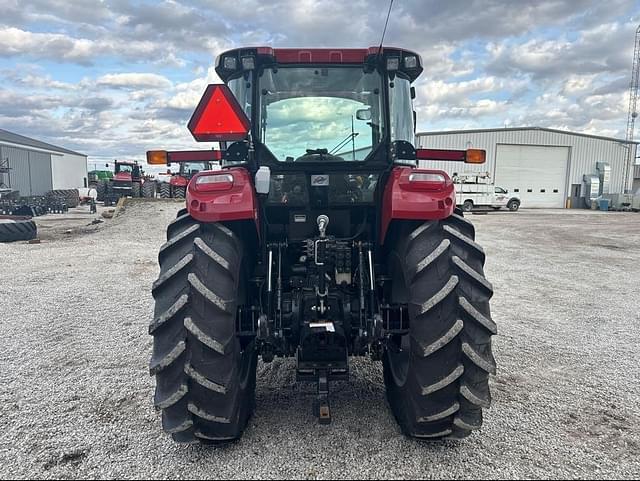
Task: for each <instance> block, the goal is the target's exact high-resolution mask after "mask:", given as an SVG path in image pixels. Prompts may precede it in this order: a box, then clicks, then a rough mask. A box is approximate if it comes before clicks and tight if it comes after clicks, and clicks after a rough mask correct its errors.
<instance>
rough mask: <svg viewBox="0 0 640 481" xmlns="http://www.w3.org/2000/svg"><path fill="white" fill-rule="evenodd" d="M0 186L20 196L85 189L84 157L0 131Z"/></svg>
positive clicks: (85, 171) (85, 160)
mask: <svg viewBox="0 0 640 481" xmlns="http://www.w3.org/2000/svg"><path fill="white" fill-rule="evenodd" d="M0 184H5V185H6V186H7V187H10V188H11V189H13V190H18V191H20V195H22V196H31V195H44V194H45V193H47V192H48V191H50V190H57V189H76V188H81V187H86V186H87V156H86V155H84V154H79V153H78V152H74V151H72V150H68V149H64V148H62V147H56V146H55V145H51V144H47V143H45V142H40V141H39V140H34V139H30V138H29V137H24V136H22V135H18V134H14V133H12V132H8V131H6V130H2V129H0Z"/></svg>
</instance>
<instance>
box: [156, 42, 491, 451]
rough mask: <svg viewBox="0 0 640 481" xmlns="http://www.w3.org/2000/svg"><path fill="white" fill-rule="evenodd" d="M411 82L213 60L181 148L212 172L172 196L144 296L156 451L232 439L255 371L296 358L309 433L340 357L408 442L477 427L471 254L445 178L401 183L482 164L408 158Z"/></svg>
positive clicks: (338, 53) (242, 54)
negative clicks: (147, 298) (371, 386)
mask: <svg viewBox="0 0 640 481" xmlns="http://www.w3.org/2000/svg"><path fill="white" fill-rule="evenodd" d="M422 70H423V67H422V64H421V59H420V57H419V56H418V55H417V54H416V53H413V52H410V51H407V50H402V49H395V48H387V47H385V48H378V47H373V48H369V49H336V50H330V49H302V50H298V49H272V48H269V47H261V48H247V49H237V50H231V51H228V52H225V53H223V54H222V55H221V56H219V57H218V59H217V63H216V72H217V73H218V75H219V76H220V78H222V79H223V81H224V84H221V85H209V86H208V87H207V89H206V91H205V93H204V96H203V98H202V100H201V101H200V103H199V105H198V106H197V108H196V110H195V112H194V114H193V116H192V118H191V120H190V122H189V130H190V131H191V133H192V134H193V136H194V138H195V139H196V140H197V141H205V142H213V141H215V142H220V145H221V150H220V151H208V152H207V154H204V153H203V154H202V155H217V156H219V157H220V158H221V159H222V165H223V168H222V170H217V171H201V172H198V173H197V174H195V175H194V176H193V177H192V178H191V180H190V181H189V183H188V186H187V192H186V208H185V209H183V210H181V211H180V212H179V213H178V216H177V218H176V219H175V220H174V221H173V222H172V223H171V224H170V225H169V226H168V229H167V242H166V243H165V244H164V245H163V246H162V247H161V248H160V253H159V262H160V276H159V278H158V279H157V280H156V282H155V283H154V284H153V287H152V293H153V297H154V298H155V314H154V319H153V321H152V322H151V325H150V327H149V332H150V334H151V335H153V338H154V346H153V355H152V359H151V363H150V371H151V374H152V375H154V376H155V377H156V391H155V399H154V401H155V406H156V407H157V408H158V409H159V410H161V411H162V424H163V428H164V430H165V431H166V432H167V433H170V434H171V436H172V437H173V439H174V440H175V441H178V442H188V443H191V442H201V443H205V444H208V443H213V444H215V443H225V442H228V441H232V440H235V439H237V438H239V437H240V436H241V435H242V432H243V430H244V429H245V427H246V425H247V422H248V419H249V417H250V416H251V413H252V411H253V409H254V405H255V386H256V362H257V359H258V357H261V358H262V360H263V361H264V362H266V363H268V362H271V361H272V360H273V359H274V358H275V357H293V358H295V359H296V361H297V366H296V374H297V379H298V380H299V381H302V382H312V383H315V384H316V385H317V395H316V398H315V402H314V414H315V416H316V417H317V418H318V419H319V421H320V423H323V424H327V423H329V422H330V421H331V419H332V413H331V405H330V388H331V384H332V383H333V382H335V381H345V380H347V379H348V378H349V363H348V359H349V357H350V356H369V357H370V358H371V359H373V360H375V361H381V362H382V364H383V370H384V382H385V385H386V392H387V397H388V400H389V404H390V406H391V409H392V411H393V414H394V415H395V418H396V420H397V421H398V423H399V425H400V427H401V429H402V431H403V432H404V433H405V434H406V435H407V436H411V437H416V438H421V439H428V440H438V439H443V438H448V439H460V438H464V437H466V436H468V435H469V434H470V433H471V432H472V431H474V430H477V429H479V428H480V427H481V425H482V411H483V409H484V408H488V407H489V404H490V402H491V395H490V392H489V382H488V379H489V375H490V374H492V373H495V369H496V365H495V360H494V358H493V355H492V352H491V338H492V335H494V334H496V333H497V328H496V325H495V323H494V322H493V321H492V320H491V314H490V307H489V300H490V298H491V296H492V294H493V288H492V286H491V284H490V283H489V281H487V279H486V278H485V276H484V273H483V265H484V261H485V253H484V251H483V249H482V247H480V246H479V245H478V244H477V243H476V242H475V240H474V238H475V230H474V227H473V225H472V224H471V222H469V221H468V220H467V219H465V218H464V217H463V213H462V211H461V210H459V209H457V208H456V205H455V204H456V196H455V189H454V185H453V182H452V180H451V178H450V177H449V176H448V175H447V174H446V173H445V172H442V171H438V170H425V169H418V168H416V165H417V161H418V160H419V159H420V160H440V161H458V162H466V163H484V162H485V157H486V153H485V152H484V151H481V150H473V149H469V150H466V151H455V150H430V149H415V148H414V143H413V142H414V118H415V117H414V116H415V113H414V112H413V109H412V100H413V98H414V92H415V90H414V89H413V87H412V86H411V84H412V82H413V81H414V80H415V79H416V78H417V77H418V76H419V75H420V73H421V72H422ZM212 152H213V153H212ZM179 155H180V153H179V152H164V151H151V152H148V153H147V162H148V163H150V164H157V165H159V164H166V163H167V162H168V161H169V159H170V158H172V157H173V158H175V157H176V156H179Z"/></svg>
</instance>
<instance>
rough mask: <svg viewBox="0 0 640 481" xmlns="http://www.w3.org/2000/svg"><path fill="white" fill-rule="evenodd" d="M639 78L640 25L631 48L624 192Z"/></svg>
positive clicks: (631, 153) (629, 166)
mask: <svg viewBox="0 0 640 481" xmlns="http://www.w3.org/2000/svg"><path fill="white" fill-rule="evenodd" d="M639 80H640V26H638V29H637V30H636V39H635V46H634V49H633V67H632V69H631V84H630V86H629V114H628V117H627V136H626V140H627V142H628V143H627V158H626V160H625V163H624V166H625V169H624V184H623V186H622V188H623V190H624V192H627V190H628V188H629V175H630V174H631V169H632V168H633V162H634V160H635V159H634V158H633V146H632V145H631V142H633V136H634V130H635V124H636V118H637V117H638V87H639V85H640V84H639Z"/></svg>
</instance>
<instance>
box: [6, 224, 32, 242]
mask: <svg viewBox="0 0 640 481" xmlns="http://www.w3.org/2000/svg"><path fill="white" fill-rule="evenodd" d="M37 234H38V230H37V228H36V223H35V222H33V221H32V220H15V221H9V222H4V221H0V242H15V241H21V240H31V239H35V238H36V235H37Z"/></svg>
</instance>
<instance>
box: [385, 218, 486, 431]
mask: <svg viewBox="0 0 640 481" xmlns="http://www.w3.org/2000/svg"><path fill="white" fill-rule="evenodd" d="M460 214H461V212H460V211H459V210H458V211H457V213H456V214H455V215H453V216H452V217H450V218H448V219H446V220H443V221H430V222H425V223H423V224H414V225H413V226H411V227H410V228H409V226H404V227H405V228H401V229H399V230H398V231H396V233H395V234H396V235H395V238H394V239H393V240H392V242H391V243H390V244H391V245H392V246H393V247H392V248H391V251H390V252H389V272H390V275H391V277H392V281H391V282H392V294H391V297H392V302H393V303H398V304H408V309H409V319H410V322H411V329H410V334H408V335H406V336H402V337H400V336H396V337H395V338H393V339H392V340H390V341H389V343H388V346H387V350H386V352H385V355H384V359H383V361H384V377H385V384H386V386H387V397H388V399H389V403H390V405H391V408H392V411H393V413H394V415H395V417H396V419H397V421H398V423H399V424H400V427H401V428H402V431H403V432H404V433H405V434H406V435H408V436H412V437H417V438H423V439H441V438H454V439H460V438H464V437H466V436H468V435H469V434H471V432H472V431H474V430H477V429H479V428H480V427H481V425H482V410H483V408H488V407H489V405H490V404H491V393H490V392H489V375H490V374H495V370H496V364H495V360H494V358H493V354H492V351H491V337H492V335H494V334H496V333H497V328H496V325H495V323H494V322H493V321H492V320H491V314H490V310H489V299H490V298H491V296H492V295H493V288H492V286H491V284H490V283H489V281H487V280H486V278H485V277H484V272H483V265H484V260H485V254H484V251H483V250H482V248H481V247H480V246H479V245H478V244H476V242H475V241H474V239H475V230H474V227H473V225H472V224H471V223H470V222H469V221H467V220H466V219H464V218H463V217H462V216H461V215H460Z"/></svg>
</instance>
